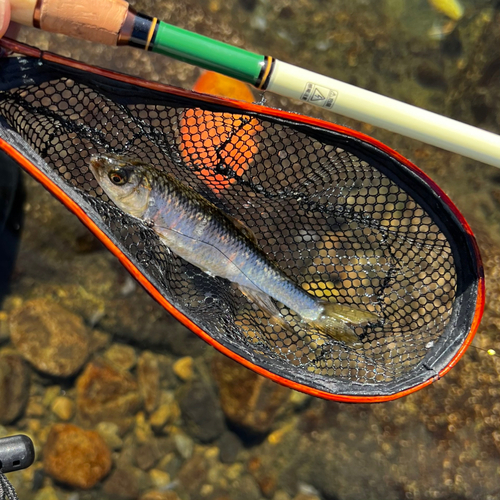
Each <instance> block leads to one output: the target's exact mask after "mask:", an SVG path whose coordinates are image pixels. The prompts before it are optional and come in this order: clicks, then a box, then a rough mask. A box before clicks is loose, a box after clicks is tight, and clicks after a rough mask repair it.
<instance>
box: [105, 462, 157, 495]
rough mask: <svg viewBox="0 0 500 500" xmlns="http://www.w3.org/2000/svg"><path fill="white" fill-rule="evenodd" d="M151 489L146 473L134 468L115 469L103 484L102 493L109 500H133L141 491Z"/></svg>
mask: <svg viewBox="0 0 500 500" xmlns="http://www.w3.org/2000/svg"><path fill="white" fill-rule="evenodd" d="M150 487H151V483H150V481H149V478H148V476H147V474H146V473H144V472H143V471H141V470H139V469H136V468H135V467H124V468H117V469H116V470H114V471H113V472H112V474H111V475H110V476H109V478H108V479H107V480H106V482H105V483H104V492H105V493H106V494H107V495H108V497H110V498H114V499H120V500H135V499H136V498H138V497H139V495H140V493H141V491H144V490H145V489H148V488H150Z"/></svg>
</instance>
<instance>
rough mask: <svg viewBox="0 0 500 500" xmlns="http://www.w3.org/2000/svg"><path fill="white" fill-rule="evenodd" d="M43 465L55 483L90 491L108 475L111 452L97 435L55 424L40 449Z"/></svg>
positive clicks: (68, 425)
mask: <svg viewBox="0 0 500 500" xmlns="http://www.w3.org/2000/svg"><path fill="white" fill-rule="evenodd" d="M43 465H44V469H45V472H46V473H47V474H48V475H50V476H51V477H53V478H54V479H55V480H56V481H60V482H61V483H64V484H67V485H69V486H72V487H74V488H81V489H89V488H92V487H93V486H94V485H95V484H97V483H98V482H99V481H100V480H101V479H103V478H104V477H105V476H106V475H107V474H108V473H109V471H110V469H111V452H110V451H109V449H108V447H107V446H106V443H105V442H104V440H103V439H102V438H101V436H100V435H99V434H98V433H97V432H95V431H86V430H84V429H81V428H80V427H77V426H76V425H72V424H55V425H54V426H53V427H52V429H51V430H50V432H49V435H48V438H47V442H46V444H45V446H44V448H43Z"/></svg>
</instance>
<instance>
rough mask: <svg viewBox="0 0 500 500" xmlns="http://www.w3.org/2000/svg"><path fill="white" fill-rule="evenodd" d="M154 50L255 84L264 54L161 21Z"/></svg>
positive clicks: (262, 64) (263, 61)
mask: <svg viewBox="0 0 500 500" xmlns="http://www.w3.org/2000/svg"><path fill="white" fill-rule="evenodd" d="M151 45H152V47H151V50H152V52H158V53H159V54H163V55H166V56H170V57H173V58H175V59H179V60H181V61H184V62H187V63H189V64H194V65H195V66H200V67H202V68H205V69H208V70H212V71H216V72H217V73H222V74H223V75H226V76H230V77H232V78H236V79H237V80H242V81H244V82H246V83H249V84H251V85H255V84H256V82H257V81H258V79H259V75H260V73H261V70H262V68H263V67H264V65H265V57H264V56H261V55H258V54H254V53H253V52H248V51H247V50H243V49H239V48H238V47H233V46H231V45H228V44H226V43H222V42H219V41H217V40H213V39H211V38H208V37H206V36H202V35H198V34H196V33H192V32H190V31H187V30H183V29H181V28H177V27H176V26H172V25H170V24H167V23H164V22H162V21H158V29H157V32H156V36H155V37H154V39H153V40H152V42H151Z"/></svg>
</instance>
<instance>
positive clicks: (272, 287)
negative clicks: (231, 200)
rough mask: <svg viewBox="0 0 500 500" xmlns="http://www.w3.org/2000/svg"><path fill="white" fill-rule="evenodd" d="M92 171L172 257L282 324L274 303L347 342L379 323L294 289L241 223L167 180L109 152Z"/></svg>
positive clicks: (145, 166)
mask: <svg viewBox="0 0 500 500" xmlns="http://www.w3.org/2000/svg"><path fill="white" fill-rule="evenodd" d="M90 169H91V170H92V173H93V174H94V176H95V178H96V180H97V182H98V183H99V185H100V186H101V188H102V189H103V190H104V192H105V193H106V194H107V195H108V196H109V198H111V200H112V201H113V202H114V203H115V204H116V205H117V206H118V207H119V208H120V209H121V210H123V211H124V212H126V213H128V214H130V215H132V216H134V217H137V218H139V219H141V220H143V221H146V222H147V223H148V224H149V225H150V226H151V227H152V228H153V230H154V231H155V232H156V233H157V234H158V236H159V237H160V239H161V241H162V242H163V243H164V244H165V245H166V246H168V247H169V248H170V249H171V250H172V252H174V253H175V254H177V255H178V256H179V257H182V258H183V259H185V260H187V261H188V262H190V263H191V264H193V265H194V266H196V267H198V268H199V269H201V270H202V271H204V272H205V273H207V274H208V275H210V276H219V277H221V278H226V279H227V280H229V281H231V282H232V283H235V284H236V285H237V287H238V288H239V290H240V291H241V292H242V293H243V294H244V295H245V296H246V297H247V298H248V299H249V300H251V301H252V302H254V303H256V304H257V305H258V306H259V307H261V308H262V309H263V310H264V311H266V312H267V313H268V314H269V315H271V316H272V317H273V318H276V319H277V320H279V321H281V322H282V323H283V322H284V320H283V318H282V316H281V314H280V312H279V310H278V308H277V307H276V305H275V304H274V302H273V300H272V299H274V300H277V301H279V302H281V303H283V304H285V305H286V306H287V307H288V308H290V309H291V310H293V311H295V312H296V313H297V314H298V315H300V318H301V320H302V322H303V323H305V325H304V326H309V327H312V328H315V329H317V330H319V331H320V332H322V333H324V334H326V335H329V336H331V337H333V338H334V339H337V340H340V341H342V342H345V343H348V344H355V343H358V342H359V338H358V336H357V335H356V333H355V332H354V330H353V328H352V327H353V326H356V325H361V324H366V323H370V322H375V321H377V316H376V315H375V314H373V313H371V312H368V311H363V310H361V309H358V308H356V307H352V306H348V305H343V304H338V303H336V302H328V301H324V300H321V299H318V298H316V297H313V296H312V295H311V294H309V293H308V292H306V291H305V290H303V289H302V288H300V287H299V286H298V285H296V284H295V283H294V282H293V281H292V280H290V279H289V278H288V277H287V276H286V275H285V274H284V273H283V271H281V269H280V268H279V267H278V266H277V265H276V264H275V263H274V262H272V261H271V260H269V258H268V257H267V256H266V254H265V253H264V252H263V251H262V250H261V249H260V248H259V245H258V243H257V239H256V238H255V235H254V234H253V232H252V231H251V230H250V229H249V228H248V227H247V226H245V225H244V224H242V223H241V222H239V221H237V220H236V219H234V218H232V217H230V216H229V215H228V214H226V213H224V212H223V211H222V210H220V209H219V208H217V207H216V206H215V205H214V204H212V203H210V202H209V201H208V200H206V199H205V198H204V197H203V196H201V195H200V194H198V193H197V192H196V191H194V190H193V189H191V188H190V187H188V186H186V185H184V184H182V183H181V182H180V181H178V180H177V179H175V178H174V177H173V176H172V175H170V174H167V173H164V172H160V171H158V170H157V169H156V168H154V167H153V166H152V165H148V164H146V163H143V162H141V161H140V160H135V159H130V158H127V157H125V156H116V155H110V154H100V155H97V156H92V157H91V159H90Z"/></svg>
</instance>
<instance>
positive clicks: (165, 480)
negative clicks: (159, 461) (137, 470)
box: [149, 469, 172, 490]
mask: <svg viewBox="0 0 500 500" xmlns="http://www.w3.org/2000/svg"><path fill="white" fill-rule="evenodd" d="M149 479H151V483H152V484H153V486H154V487H155V488H158V489H159V490H165V489H167V487H168V486H169V484H170V483H171V482H172V480H171V478H170V474H169V473H168V472H165V471H162V470H159V469H151V470H150V471H149Z"/></svg>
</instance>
